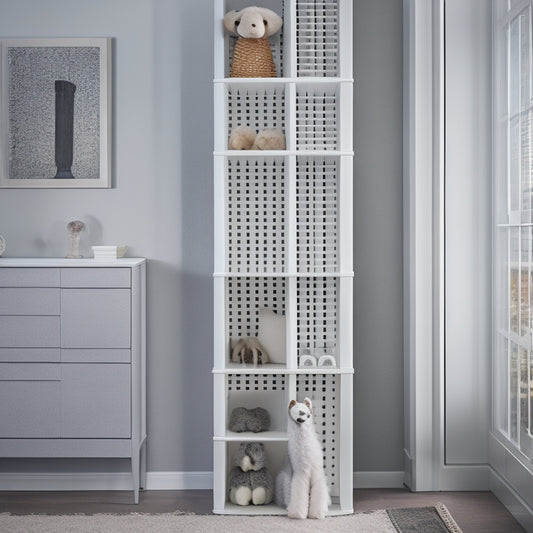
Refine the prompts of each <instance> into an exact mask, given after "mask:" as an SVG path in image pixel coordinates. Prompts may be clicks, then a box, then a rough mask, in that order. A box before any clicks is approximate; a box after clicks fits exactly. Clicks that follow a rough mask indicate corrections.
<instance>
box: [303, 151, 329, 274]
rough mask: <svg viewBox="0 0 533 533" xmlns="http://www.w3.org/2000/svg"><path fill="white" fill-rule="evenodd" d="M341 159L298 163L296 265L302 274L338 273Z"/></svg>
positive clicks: (304, 159) (312, 160)
mask: <svg viewBox="0 0 533 533" xmlns="http://www.w3.org/2000/svg"><path fill="white" fill-rule="evenodd" d="M337 172H338V160H337V159H335V158H327V159H325V158H314V157H299V158H297V160H296V224H297V226H296V232H297V234H296V239H297V248H296V262H297V267H298V271H299V272H313V273H320V272H335V271H336V270H337V261H338V259H337V252H338V250H337V247H338V179H337Z"/></svg>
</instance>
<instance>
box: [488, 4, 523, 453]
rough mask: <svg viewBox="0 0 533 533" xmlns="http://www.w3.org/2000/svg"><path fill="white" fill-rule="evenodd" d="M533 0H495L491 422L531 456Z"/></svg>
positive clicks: (496, 429)
mask: <svg viewBox="0 0 533 533" xmlns="http://www.w3.org/2000/svg"><path fill="white" fill-rule="evenodd" d="M532 3H533V0H496V1H495V3H494V14H495V17H494V20H495V33H494V35H495V47H494V52H495V56H494V59H495V64H494V66H495V71H494V72H495V75H494V80H495V82H494V96H495V99H494V102H495V109H494V155H495V159H494V188H493V191H494V202H493V209H494V226H495V227H494V265H493V267H494V268H493V283H494V314H493V321H494V322H493V323H494V358H495V359H494V376H495V383H494V421H493V425H494V429H495V431H496V432H497V433H498V434H499V435H500V437H501V438H503V439H505V440H507V441H509V442H510V443H512V445H513V446H514V447H515V448H517V449H519V450H520V451H521V452H522V453H523V454H524V455H525V456H527V457H528V458H529V459H530V460H531V459H532V458H533V438H532V434H533V356H532V348H533V346H532V339H533V329H532V328H533V277H532V275H533V268H532V266H533V228H532V226H533V82H532V78H533V65H532V61H533V55H532Z"/></svg>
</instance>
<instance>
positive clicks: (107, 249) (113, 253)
mask: <svg viewBox="0 0 533 533" xmlns="http://www.w3.org/2000/svg"><path fill="white" fill-rule="evenodd" d="M127 249H128V247H127V246H93V247H92V250H93V254H94V258H95V259H102V260H106V259H109V260H111V259H120V258H121V257H124V255H125V254H126V251H127Z"/></svg>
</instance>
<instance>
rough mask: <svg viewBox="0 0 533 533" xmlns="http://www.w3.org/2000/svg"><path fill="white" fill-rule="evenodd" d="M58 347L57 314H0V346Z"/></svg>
mask: <svg viewBox="0 0 533 533" xmlns="http://www.w3.org/2000/svg"><path fill="white" fill-rule="evenodd" d="M58 347H59V317H58V316H0V348H58Z"/></svg>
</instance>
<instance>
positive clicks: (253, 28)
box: [224, 6, 283, 78]
mask: <svg viewBox="0 0 533 533" xmlns="http://www.w3.org/2000/svg"><path fill="white" fill-rule="evenodd" d="M282 24H283V21H282V19H281V17H280V16H279V15H278V14H277V13H275V12H274V11H272V10H270V9H266V8H264V7H256V6H250V7H245V8H244V9H237V10H234V11H230V12H229V13H226V15H225V17H224V27H225V28H226V30H228V31H229V32H231V33H235V34H237V35H238V36H239V38H238V39H237V44H236V45H235V50H234V51H233V62H232V65H231V71H230V77H231V78H275V77H276V65H275V64H274V59H273V58H272V50H271V49H270V42H269V41H268V38H269V37H270V36H272V35H274V34H275V33H276V32H278V31H279V30H280V28H281V26H282Z"/></svg>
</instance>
